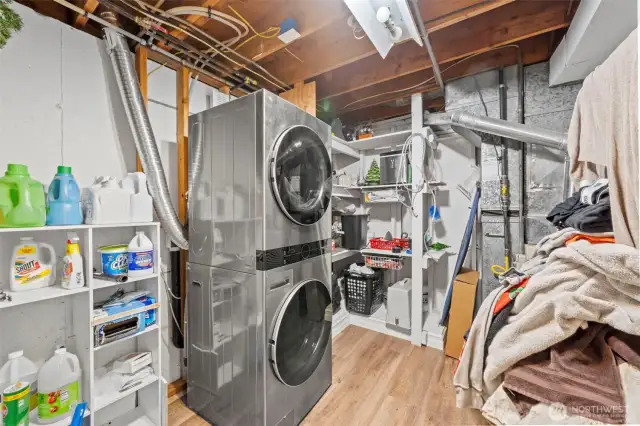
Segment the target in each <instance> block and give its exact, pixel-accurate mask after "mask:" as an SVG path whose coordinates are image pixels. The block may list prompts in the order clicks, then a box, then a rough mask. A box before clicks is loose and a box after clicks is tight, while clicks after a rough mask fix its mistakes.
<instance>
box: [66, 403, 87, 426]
mask: <svg viewBox="0 0 640 426" xmlns="http://www.w3.org/2000/svg"><path fill="white" fill-rule="evenodd" d="M86 410H87V403H86V402H81V403H80V404H78V405H76V410H75V411H74V412H73V419H71V425H70V426H82V420H83V419H84V412H85V411H86Z"/></svg>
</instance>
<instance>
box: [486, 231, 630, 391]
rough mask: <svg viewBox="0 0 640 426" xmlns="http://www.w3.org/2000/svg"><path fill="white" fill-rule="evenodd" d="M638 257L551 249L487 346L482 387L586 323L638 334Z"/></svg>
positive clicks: (591, 248) (607, 249)
mask: <svg viewBox="0 0 640 426" xmlns="http://www.w3.org/2000/svg"><path fill="white" fill-rule="evenodd" d="M638 256H639V252H638V250H636V249H634V248H631V247H629V246H625V245H622V244H598V245H591V244H590V243H588V242H587V241H578V242H575V243H573V244H570V245H569V246H567V247H562V248H559V249H557V250H555V251H553V252H552V253H551V255H550V256H549V259H548V261H547V264H546V266H545V268H544V269H543V270H542V271H540V272H538V273H537V274H535V275H534V276H532V277H531V279H530V280H529V282H528V284H527V286H526V288H525V289H524V290H523V291H522V293H520V295H519V296H518V297H517V298H516V300H515V303H514V307H513V310H512V316H511V317H510V318H509V321H508V323H507V325H505V326H504V327H503V328H502V329H501V330H500V332H499V333H498V334H497V335H496V337H495V338H494V340H493V342H492V344H491V346H490V347H489V351H488V356H487V360H486V361H487V365H486V366H485V370H484V377H483V378H484V380H483V385H484V388H485V389H487V390H489V392H490V393H493V392H494V391H495V390H496V389H497V388H498V386H499V385H500V383H502V374H503V373H504V372H505V371H506V370H507V369H509V368H510V367H512V366H513V365H514V364H515V363H516V362H518V361H520V360H522V359H524V358H526V357H528V356H530V355H533V354H535V353H538V352H540V351H542V350H545V349H547V348H549V347H551V346H553V345H555V344H556V343H558V342H561V341H563V340H565V339H566V338H567V337H569V336H571V335H572V334H573V333H575V331H576V330H577V329H578V327H586V325H587V322H589V321H593V322H600V323H603V324H609V325H610V326H612V327H613V328H616V329H618V330H621V331H624V332H626V333H629V334H634V335H640V266H639V259H638ZM487 397H488V395H487Z"/></svg>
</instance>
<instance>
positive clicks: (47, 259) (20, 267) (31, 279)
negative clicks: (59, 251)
mask: <svg viewBox="0 0 640 426" xmlns="http://www.w3.org/2000/svg"><path fill="white" fill-rule="evenodd" d="M45 253H48V254H49V255H48V256H45ZM10 269H11V272H10V273H11V276H10V277H9V281H10V283H11V291H26V290H35V289H37V288H42V287H47V286H50V285H53V284H54V282H55V280H56V251H55V249H54V248H53V246H52V245H51V244H47V243H39V242H36V241H34V240H33V237H22V238H20V243H19V244H18V245H16V246H15V247H14V248H13V256H12V257H11V265H10Z"/></svg>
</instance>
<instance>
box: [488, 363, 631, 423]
mask: <svg viewBox="0 0 640 426" xmlns="http://www.w3.org/2000/svg"><path fill="white" fill-rule="evenodd" d="M618 370H619V371H620V377H621V378H622V387H623V388H624V394H625V400H626V404H625V406H626V413H627V424H640V406H639V404H638V403H637V401H640V370H638V369H636V368H634V367H632V366H630V365H629V364H627V363H624V364H620V365H619V366H618ZM585 408H586V407H585ZM482 415H483V416H484V417H485V418H486V419H487V420H489V421H490V422H491V423H493V424H499V425H549V424H554V425H600V424H602V423H600V422H598V421H595V420H591V419H588V418H586V417H583V416H580V415H579V413H570V412H569V411H568V409H567V407H564V406H562V405H556V404H552V405H548V404H543V403H540V404H536V405H534V406H533V407H532V408H531V411H529V414H527V415H526V416H525V417H520V414H519V413H518V410H517V409H516V407H515V406H514V405H513V403H512V402H511V400H510V399H509V397H508V396H507V394H506V393H505V391H504V389H503V388H502V386H500V387H499V388H498V389H497V390H496V391H495V392H494V393H493V395H491V397H489V399H488V400H487V402H486V403H485V404H484V406H483V407H482Z"/></svg>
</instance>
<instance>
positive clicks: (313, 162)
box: [271, 126, 332, 225]
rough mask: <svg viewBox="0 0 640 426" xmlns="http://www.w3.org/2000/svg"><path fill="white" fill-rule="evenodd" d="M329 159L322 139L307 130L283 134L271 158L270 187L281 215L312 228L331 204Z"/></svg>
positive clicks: (303, 128) (295, 128)
mask: <svg viewBox="0 0 640 426" xmlns="http://www.w3.org/2000/svg"><path fill="white" fill-rule="evenodd" d="M331 177H332V176H331V158H330V157H329V153H328V152H327V149H326V148H325V146H324V144H323V143H322V139H320V137H319V136H318V134H317V133H315V132H314V131H313V130H311V129H310V128H308V127H306V126H294V127H291V128H289V129H287V130H285V131H284V132H283V133H282V134H281V135H280V137H279V138H278V140H277V141H276V143H275V145H274V149H273V154H272V156H271V185H272V187H273V194H274V196H275V198H276V200H277V201H278V205H279V206H280V209H281V210H282V212H283V213H284V214H285V215H287V217H288V218H289V219H291V220H292V221H293V222H295V223H297V224H299V225H312V224H314V223H316V222H317V221H318V220H320V218H321V217H322V216H323V215H324V213H325V211H326V210H327V209H328V208H329V202H330V201H331Z"/></svg>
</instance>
